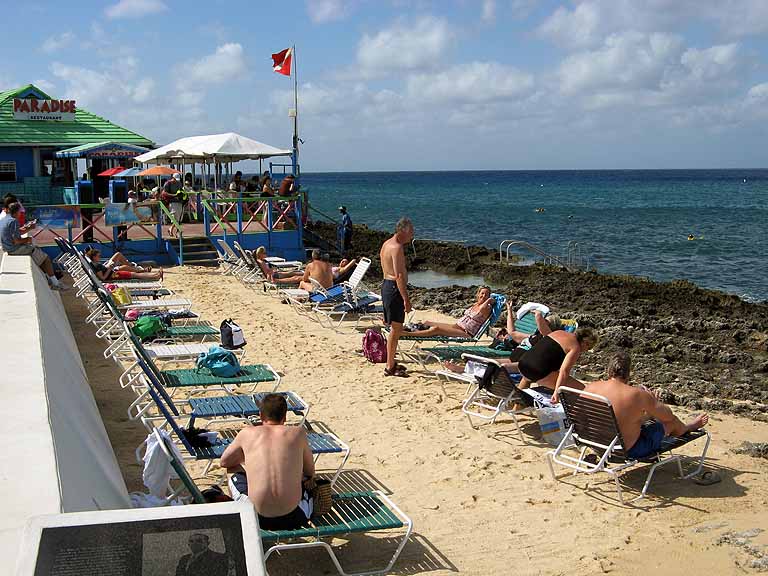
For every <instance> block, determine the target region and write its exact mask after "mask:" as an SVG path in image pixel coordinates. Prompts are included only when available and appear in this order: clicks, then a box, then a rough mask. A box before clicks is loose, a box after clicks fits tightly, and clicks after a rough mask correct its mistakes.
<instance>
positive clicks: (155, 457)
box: [142, 430, 181, 498]
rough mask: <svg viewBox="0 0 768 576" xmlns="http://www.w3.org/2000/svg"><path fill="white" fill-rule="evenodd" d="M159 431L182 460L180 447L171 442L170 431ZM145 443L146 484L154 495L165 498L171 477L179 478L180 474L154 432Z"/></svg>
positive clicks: (144, 477) (175, 454)
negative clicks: (175, 469) (175, 470)
mask: <svg viewBox="0 0 768 576" xmlns="http://www.w3.org/2000/svg"><path fill="white" fill-rule="evenodd" d="M158 432H159V433H160V435H161V436H162V437H163V438H164V439H166V440H168V441H169V442H167V445H168V444H170V446H171V450H172V451H173V454H174V456H175V457H176V458H178V459H179V461H181V454H180V453H179V450H178V448H176V446H174V445H173V443H172V442H170V436H169V435H168V433H167V432H165V431H163V430H158ZM145 443H146V446H147V449H146V451H145V452H144V473H143V474H142V479H143V480H144V486H146V487H147V488H148V489H149V493H150V494H151V495H152V496H156V497H158V498H165V497H166V496H167V495H168V481H169V480H170V479H171V477H173V478H178V475H177V474H176V472H174V470H173V467H172V466H171V463H170V461H169V460H168V457H167V456H166V455H165V453H164V452H163V449H162V448H161V447H160V443H159V442H158V441H157V438H156V437H155V435H154V434H149V435H148V436H147V439H146V441H145Z"/></svg>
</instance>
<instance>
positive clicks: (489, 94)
mask: <svg viewBox="0 0 768 576" xmlns="http://www.w3.org/2000/svg"><path fill="white" fill-rule="evenodd" d="M533 84H534V80H533V76H531V75H530V74H527V73H525V72H521V71H519V70H517V69H515V68H511V67H509V66H504V65H502V64H499V63H497V62H470V63H468V64H459V65H457V66H454V67H452V68H449V69H447V70H443V71H440V72H437V73H433V74H426V73H425V74H414V75H412V76H411V77H409V78H408V81H407V86H408V95H409V96H411V97H412V98H415V99H420V100H429V101H436V102H457V101H458V102H487V101H491V100H503V99H512V98H517V97H519V96H521V95H523V94H525V93H528V92H530V91H531V89H532V88H533Z"/></svg>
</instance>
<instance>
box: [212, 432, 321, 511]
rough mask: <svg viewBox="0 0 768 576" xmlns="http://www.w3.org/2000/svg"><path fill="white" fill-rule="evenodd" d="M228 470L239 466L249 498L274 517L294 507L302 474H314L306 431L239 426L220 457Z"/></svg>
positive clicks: (300, 491) (299, 492)
mask: <svg viewBox="0 0 768 576" xmlns="http://www.w3.org/2000/svg"><path fill="white" fill-rule="evenodd" d="M221 465H222V466H223V467H225V468H227V469H230V471H234V470H232V469H235V468H237V467H240V466H241V467H242V468H243V469H244V470H245V473H246V476H247V477H248V498H249V499H250V500H251V502H252V503H253V505H254V507H255V508H256V511H257V512H258V513H259V514H261V515H262V516H266V517H269V518H275V517H278V516H283V515H285V514H288V513H290V512H292V511H293V510H295V508H296V506H298V504H299V500H300V499H301V494H302V486H301V482H302V479H303V477H304V476H305V475H307V476H311V475H314V472H315V469H314V463H313V460H312V452H311V450H310V448H309V444H308V442H307V433H306V431H305V430H304V428H303V427H300V426H283V425H280V424H265V425H261V426H248V427H247V428H244V429H243V430H241V431H240V432H239V433H238V435H237V437H236V438H235V440H234V441H233V442H232V444H231V445H230V446H229V447H227V449H226V451H225V452H224V454H223V455H222V457H221Z"/></svg>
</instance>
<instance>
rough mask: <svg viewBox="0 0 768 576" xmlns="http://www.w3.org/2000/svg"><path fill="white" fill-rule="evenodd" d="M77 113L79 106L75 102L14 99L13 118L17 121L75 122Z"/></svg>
mask: <svg viewBox="0 0 768 576" xmlns="http://www.w3.org/2000/svg"><path fill="white" fill-rule="evenodd" d="M76 111H77V106H76V104H75V101H74V100H38V99H37V98H14V99H13V117H14V118H15V119H16V120H67V121H73V120H74V119H75V112H76Z"/></svg>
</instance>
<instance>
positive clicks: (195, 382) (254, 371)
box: [162, 364, 276, 388]
mask: <svg viewBox="0 0 768 576" xmlns="http://www.w3.org/2000/svg"><path fill="white" fill-rule="evenodd" d="M162 378H163V386H166V387H168V388H185V387H189V386H201V387H202V386H216V385H219V386H226V385H230V386H231V385H236V384H253V383H256V382H274V381H275V380H276V378H275V374H274V372H273V371H272V370H271V369H270V368H269V366H267V365H266V364H249V365H246V366H240V371H239V372H238V373H237V374H235V375H234V376H230V377H228V378H225V377H222V376H214V375H213V374H207V373H204V372H198V371H197V370H196V369H195V368H179V369H176V370H163V372H162Z"/></svg>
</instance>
